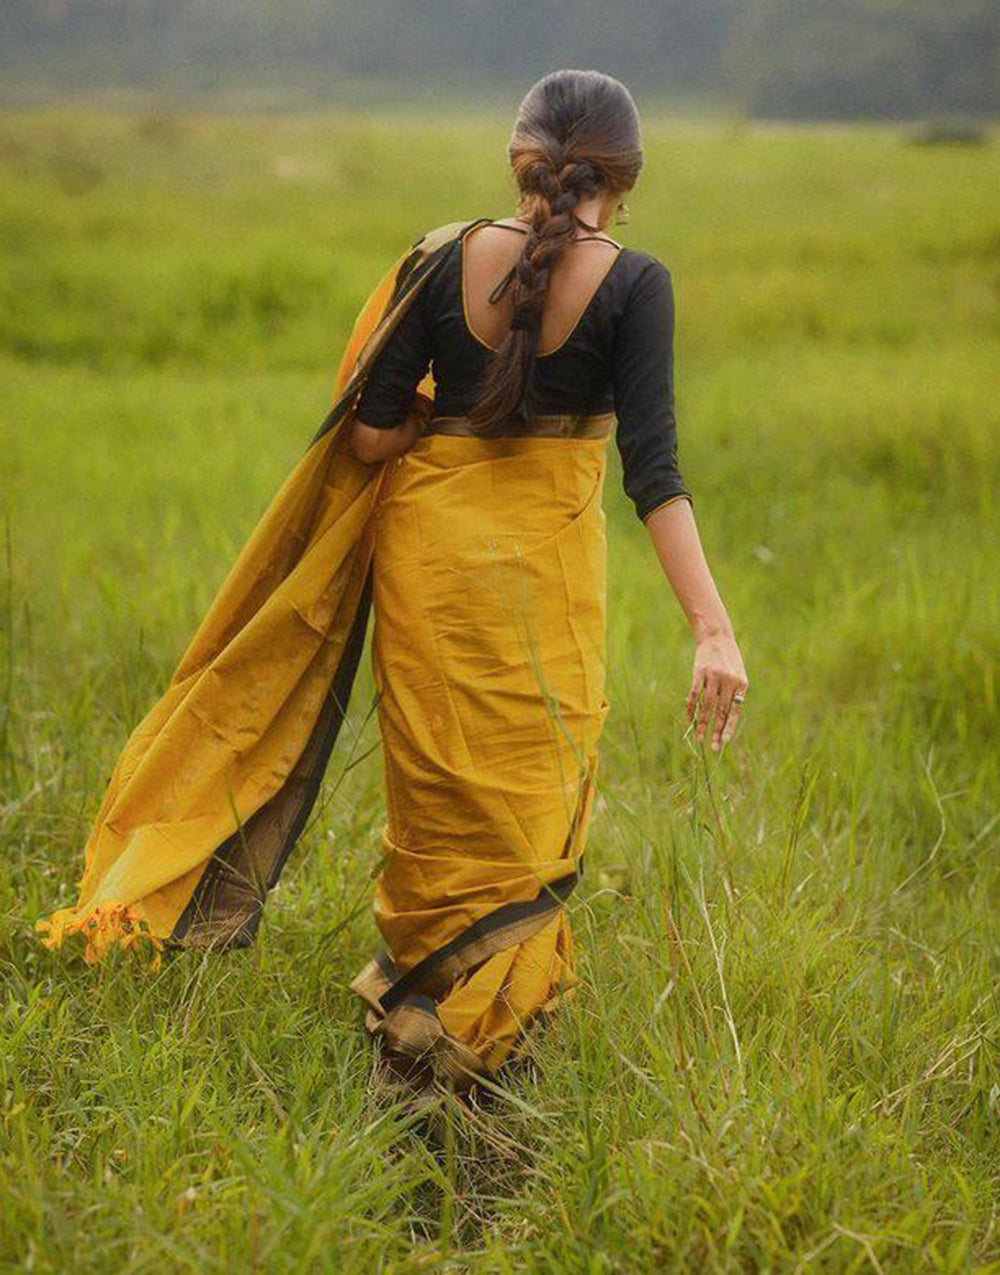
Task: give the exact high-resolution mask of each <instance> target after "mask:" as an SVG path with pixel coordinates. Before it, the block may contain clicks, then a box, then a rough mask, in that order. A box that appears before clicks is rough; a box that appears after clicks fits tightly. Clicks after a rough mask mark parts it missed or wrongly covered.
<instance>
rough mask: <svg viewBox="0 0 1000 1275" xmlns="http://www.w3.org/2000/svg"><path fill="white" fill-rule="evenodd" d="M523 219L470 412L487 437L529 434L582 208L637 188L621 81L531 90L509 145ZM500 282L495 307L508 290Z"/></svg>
mask: <svg viewBox="0 0 1000 1275" xmlns="http://www.w3.org/2000/svg"><path fill="white" fill-rule="evenodd" d="M507 154H508V155H509V157H510V163H511V168H512V169H513V172H514V179H515V181H516V183H517V189H518V195H519V198H518V205H517V213H518V215H519V216H521V217H523V218H525V220H527V221H529V222H530V228H529V230H528V233H527V234H526V235H525V237H524V248H523V250H522V252H521V256H520V258H519V259H518V261H517V262H516V263H515V265H514V267H513V269H512V271H511V272H510V276H509V283H510V286H511V287H512V294H513V299H514V314H513V318H512V320H511V328H510V331H509V332H508V333H507V335H506V336H505V337H504V340H503V342H502V343H501V345H500V346H499V348H498V349H497V351H496V353H495V354H494V355H493V357H492V358H491V360H490V362H489V364H488V365H487V367H486V371H485V372H484V375H483V379H482V383H481V385H480V387H479V395H478V398H477V401H476V404H475V406H474V407H473V408H472V410H471V411H470V413H469V418H470V422H471V424H472V427H473V430H474V432H475V433H476V434H478V435H479V436H480V437H484V438H492V437H497V436H499V435H502V434H530V433H531V432H532V421H533V418H534V416H535V414H536V404H535V396H534V388H533V385H532V372H533V370H534V366H535V356H536V352H537V348H538V330H539V326H540V324H541V316H542V309H543V307H544V305H545V298H546V296H547V295H548V289H549V276H550V272H551V270H552V267H553V266H554V265H555V263H556V262H557V261H558V260H559V258H560V257H561V256H562V254H563V253H564V252H565V251H566V249H567V248H568V247H569V245H570V242H571V241H572V239H573V238H574V234H575V225H574V218H573V216H572V215H571V214H572V210H573V209H574V208H575V207H576V206H577V204H578V203H579V202H580V201H581V200H583V199H587V198H589V197H590V196H592V195H595V194H599V193H600V192H601V191H602V190H604V191H611V192H614V193H616V194H621V193H624V192H625V191H628V190H631V189H632V187H633V186H634V185H635V182H636V179H637V177H638V176H639V171H640V169H641V168H642V161H643V156H642V144H641V140H640V133H639V114H638V112H637V110H636V108H635V103H634V101H633V100H632V95H631V94H630V93H629V91H628V89H627V88H626V87H625V85H624V84H622V83H621V82H620V81H619V80H616V79H615V78H614V77H613V76H610V75H604V74H603V73H602V72H600V71H577V70H566V71H552V72H551V73H550V74H548V75H546V76H543V77H542V79H540V80H539V81H538V82H537V83H536V84H534V85H532V87H531V88H530V89H529V90H528V92H527V93H526V94H525V96H524V99H523V100H522V102H521V105H520V107H519V108H518V112H517V118H516V120H515V121H514V128H513V131H512V133H511V136H510V141H509V143H508V145H507ZM506 283H507V280H506V279H505V280H502V281H501V284H500V285H499V287H498V288H497V289H494V291H493V293H492V294H491V297H490V299H491V301H492V300H494V299H497V297H498V295H499V294H500V293H502V291H503V287H504V286H505V284H506Z"/></svg>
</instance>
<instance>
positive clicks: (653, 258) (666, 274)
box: [619, 248, 673, 312]
mask: <svg viewBox="0 0 1000 1275" xmlns="http://www.w3.org/2000/svg"><path fill="white" fill-rule="evenodd" d="M619 255H620V256H622V257H624V258H625V260H624V261H623V262H622V263H621V264H622V266H623V269H622V272H621V274H620V275H619V279H620V283H621V296H622V300H623V305H624V308H625V310H627V311H630V312H634V311H636V310H640V309H642V308H644V307H653V308H656V307H657V306H662V305H663V304H664V303H665V304H667V305H668V306H672V304H673V276H672V275H671V273H670V269H669V267H668V266H667V264H666V262H664V261H663V260H662V259H661V258H660V257H658V256H657V255H656V254H655V253H653V252H648V251H647V250H645V249H643V248H623V249H622V252H621V253H620V254H619Z"/></svg>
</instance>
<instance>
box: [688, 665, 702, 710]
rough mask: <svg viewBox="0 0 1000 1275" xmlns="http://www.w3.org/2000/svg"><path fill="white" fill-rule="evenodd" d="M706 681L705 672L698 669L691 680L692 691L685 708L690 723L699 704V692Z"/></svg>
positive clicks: (689, 693)
mask: <svg viewBox="0 0 1000 1275" xmlns="http://www.w3.org/2000/svg"><path fill="white" fill-rule="evenodd" d="M704 681H705V675H704V672H703V670H702V669H700V668H697V667H696V668H695V670H694V676H693V677H692V679H691V690H690V691H689V692H688V697H687V704H686V706H685V707H686V709H687V715H688V721H690V720H691V719H692V717H693V716H694V707H695V705H696V704H697V703H698V692H699V691H700V690H701V688H702V685H703V684H704Z"/></svg>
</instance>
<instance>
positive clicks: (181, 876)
mask: <svg viewBox="0 0 1000 1275" xmlns="http://www.w3.org/2000/svg"><path fill="white" fill-rule="evenodd" d="M483 220H486V219H476V220H474V221H468V222H456V223H451V224H449V225H447V226H442V227H438V228H436V229H435V230H432V231H429V232H428V233H427V234H426V235H424V236H422V238H421V239H419V240H417V241H416V242H415V243H414V244H413V245H412V246H411V247H410V249H408V250H407V252H405V253H403V254H402V255H401V256H400V257H399V258H397V260H396V261H395V262H394V263H393V265H392V267H391V268H390V270H388V271H387V272H386V274H385V275H384V276H383V277H382V279H381V280H380V281H379V283H378V285H377V286H376V288H375V289H374V290H373V291H372V293H371V294H370V296H369V297H368V299H367V301H366V302H365V304H364V306H363V307H362V309H361V311H360V313H359V315H358V317H357V320H356V322H355V324H354V328H353V331H352V334H351V337H350V340H349V341H348V344H347V347H346V349H345V351H344V354H343V357H342V359H341V363H340V367H339V369H338V374H337V386H336V399H335V402H334V404H333V407H332V408H331V411H330V412H329V414H328V416H327V418H326V420H325V421H324V422H323V425H322V426H321V428H320V430H319V431H318V433H317V434H316V435H315V437H314V438H313V440H312V442H311V444H310V446H309V448H308V449H307V451H306V453H305V454H304V455H303V457H302V458H301V459H300V461H299V462H298V464H297V465H296V466H295V467H294V469H293V470H292V472H291V474H290V475H289V476H288V478H287V479H286V481H285V483H284V484H283V485H282V487H281V488H280V490H279V491H278V492H277V494H276V495H275V497H274V499H273V500H272V502H271V504H270V506H269V507H268V509H267V510H266V511H265V513H264V515H263V517H262V518H261V519H260V521H259V523H258V524H257V526H256V527H255V529H254V531H253V532H252V534H251V536H250V537H249V539H248V541H247V543H246V545H245V546H244V548H243V550H242V551H241V553H240V554H239V556H238V558H237V561H236V562H235V564H234V565H233V567H232V569H231V571H230V573H229V575H228V576H227V578H226V579H225V581H224V582H223V584H222V586H221V588H220V590H219V592H218V594H217V596H216V598H215V600H214V601H213V603H212V605H211V607H210V608H209V610H208V613H207V614H206V616H205V617H204V619H203V621H202V623H201V625H200V626H199V628H198V630H197V631H196V633H195V634H194V637H193V638H192V640H191V642H190V644H189V646H188V649H187V650H186V651H185V653H184V655H183V657H182V658H181V661H180V663H179V665H178V667H177V669H176V671H175V673H174V675H173V677H172V678H171V681H170V683H169V685H168V687H167V689H166V691H165V692H164V694H163V696H162V697H161V699H160V700H159V701H158V702H157V703H156V704H155V705H154V706H153V707H152V708H151V709H150V711H149V712H148V713H147V715H146V716H145V717H144V718H143V719H142V721H140V723H139V724H138V725H137V726H136V727H135V729H134V731H133V732H132V734H131V736H130V738H129V740H128V742H127V743H126V745H125V748H124V749H123V751H122V753H121V755H120V757H119V759H118V762H117V764H116V766H115V768H114V771H113V773H112V776H111V779H110V782H109V784H108V788H107V791H106V793H105V796H104V799H103V802H102V804H101V806H100V809H99V811H98V813H97V817H96V819H95V822H94V825H93V827H92V830H91V833H90V836H89V838H88V841H87V844H86V848H85V870H84V875H83V879H82V881H81V882H80V893H79V897H78V899H77V902H76V904H75V905H74V906H73V907H70V908H65V909H62V910H60V911H58V912H56V913H54V914H53V915H52V916H51V917H49V918H48V919H47V920H41V921H39V922H38V923H37V925H38V929H39V930H40V931H42V932H43V933H44V934H45V936H46V937H45V939H44V941H45V942H46V944H47V945H48V946H50V947H57V946H59V945H60V944H61V943H62V942H63V941H64V940H65V939H66V938H67V937H68V936H70V935H74V934H80V935H82V936H83V938H84V955H85V957H86V959H88V960H89V961H96V960H99V959H100V958H101V957H102V956H103V955H104V954H105V952H106V951H108V949H109V948H110V947H112V946H114V945H122V946H133V945H135V944H139V943H149V944H151V945H152V947H153V948H154V949H155V950H156V958H155V959H156V960H158V959H159V951H160V950H161V949H163V948H164V947H229V946H243V945H246V944H248V943H250V942H252V941H253V937H254V934H255V933H256V929H257V926H258V924H259V921H260V916H261V911H262V908H263V904H264V901H265V899H266V896H267V892H268V890H269V889H271V888H273V886H274V885H275V884H276V883H277V880H278V878H279V876H280V873H281V871H282V868H283V866H284V863H285V861H286V859H287V856H288V854H289V852H290V851H291V849H292V847H293V845H294V843H295V841H296V839H297V838H298V836H299V835H300V833H301V831H302V829H303V827H304V825H305V822H306V819H307V818H308V816H309V813H310V810H311V809H312V806H313V804H314V803H315V799H316V796H317V792H318V789H319V785H320V782H321V780H322V776H323V773H324V770H325V768H326V765H327V762H328V759H329V756H330V752H331V749H332V748H333V745H334V742H335V740H336V737H337V732H338V730H339V727H340V725H341V723H342V721H343V717H344V713H345V710H346V705H347V701H348V698H349V695H350V691H351V686H352V683H353V679H354V675H355V671H356V669H357V665H358V661H359V658H360V655H361V651H362V648H363V645H364V640H365V633H366V629H367V623H368V618H369V612H370V610H374V621H375V622H374V632H373V641H372V654H373V660H374V671H375V679H376V686H377V689H378V696H379V698H378V714H379V723H380V728H381V733H382V740H383V756H384V764H385V777H386V792H387V804H388V818H387V821H386V825H385V830H384V835H383V841H384V850H385V854H386V858H385V862H384V865H383V868H382V872H381V875H380V877H379V881H378V884H377V887H376V897H375V918H376V922H377V925H378V927H379V929H380V931H381V934H382V937H383V939H384V941H385V945H386V950H385V951H384V952H383V953H382V954H381V955H380V956H379V957H377V958H376V959H375V960H374V961H372V962H371V963H370V964H369V965H368V966H367V967H366V968H365V969H364V970H362V971H361V973H360V974H359V975H358V976H357V978H356V979H355V980H354V982H353V983H352V988H353V989H354V990H355V992H357V993H358V995H359V996H361V997H362V998H363V999H364V1001H365V1002H366V1003H367V1005H368V1016H367V1020H366V1021H367V1025H368V1027H369V1029H370V1030H371V1031H373V1032H374V1033H376V1034H377V1035H378V1036H379V1037H380V1038H381V1039H382V1041H383V1043H384V1045H385V1046H386V1047H387V1048H388V1050H389V1052H390V1053H391V1054H394V1055H396V1056H397V1057H398V1058H400V1059H403V1060H414V1059H420V1060H421V1063H422V1064H427V1065H428V1066H430V1067H431V1069H432V1071H433V1072H435V1073H437V1074H444V1075H446V1076H447V1077H448V1078H449V1079H450V1080H451V1081H452V1082H453V1083H455V1084H456V1085H458V1086H459V1087H461V1086H464V1085H466V1084H469V1083H472V1081H473V1080H474V1079H475V1077H476V1076H477V1075H490V1074H492V1073H493V1072H494V1071H495V1069H496V1067H497V1066H498V1065H499V1064H500V1063H501V1062H502V1061H503V1060H504V1059H505V1058H506V1057H508V1055H509V1054H510V1052H511V1050H512V1049H513V1048H514V1046H515V1045H516V1043H517V1041H518V1038H519V1036H520V1034H521V1032H522V1030H523V1028H524V1027H525V1026H526V1024H527V1023H528V1022H529V1021H530V1020H531V1019H532V1018H533V1017H534V1016H535V1015H536V1014H537V1013H539V1012H541V1011H544V1010H545V1009H546V1008H548V1007H550V1006H551V1005H553V1004H554V1003H555V1002H556V1000H557V999H558V997H559V995H560V993H561V992H562V991H563V990H565V989H567V988H568V987H571V986H572V984H573V982H574V981H575V974H574V962H573V950H572V939H571V935H570V930H569V925H568V922H567V920H566V916H565V912H564V909H563V907H562V904H563V903H564V901H565V899H566V897H567V895H568V894H569V892H570V891H571V890H572V888H573V886H574V884H575V883H576V880H577V875H578V872H579V868H580V859H581V855H582V852H583V845H584V842H585V839H586V831H587V824H588V820H589V817H590V811H591V807H592V802H593V793H594V787H593V784H594V773H595V767H596V757H597V751H596V750H597V741H598V738H599V736H600V732H601V728H602V726H603V722H604V717H605V714H606V712H607V703H606V701H605V699H604V598H605V579H604V552H605V547H604V515H603V511H602V508H601V492H602V488H603V480H604V460H605V443H606V438H607V435H608V433H609V432H610V428H611V423H612V420H613V418H612V417H611V416H610V414H609V415H608V416H605V417H589V418H568V417H553V418H550V420H548V421H547V422H546V424H545V430H544V432H543V435H542V436H537V437H531V438H522V439H514V438H508V439H497V440H492V441H487V440H480V439H477V438H473V437H470V436H468V434H467V432H466V431H465V423H464V422H463V420H462V419H461V418H434V415H433V405H434V383H433V378H432V376H431V375H430V374H428V376H427V377H426V378H425V379H424V381H422V382H421V384H420V386H419V387H418V390H417V394H416V397H415V399H414V403H413V407H412V411H413V412H414V413H417V414H418V415H419V417H420V419H421V422H422V424H423V425H424V427H425V429H424V433H423V434H422V436H421V437H420V438H419V439H418V441H417V442H416V444H415V445H414V447H413V448H412V449H411V450H410V451H409V452H408V453H407V454H406V455H405V456H404V457H402V458H400V460H399V461H390V462H386V463H385V464H381V465H377V466H368V465H364V464H362V463H361V462H359V461H357V460H356V459H355V458H354V457H353V456H352V455H351V454H350V453H349V452H348V451H347V450H346V447H345V442H346V437H347V427H348V424H349V422H351V420H352V419H353V407H354V404H355V402H356V400H357V397H358V394H359V393H360V390H361V387H362V386H363V384H364V381H365V378H366V376H367V373H368V371H369V369H370V366H371V363H372V360H373V358H374V356H375V355H376V354H377V353H378V351H379V350H380V349H381V348H382V345H383V344H384V342H385V341H386V340H387V339H388V337H389V335H390V334H391V332H392V330H393V329H394V327H395V325H396V324H397V323H398V321H399V319H400V318H401V317H402V315H403V313H405V310H406V308H407V307H408V305H409V304H410V303H411V302H412V299H413V297H414V296H415V294H416V293H417V291H418V289H419V288H420V287H421V286H422V285H423V283H424V282H425V281H426V280H427V279H428V278H429V277H430V276H431V274H432V273H433V271H434V270H435V268H436V266H437V265H438V263H439V262H440V261H441V260H442V259H443V256H444V253H445V251H446V249H447V247H448V245H449V244H450V243H451V242H452V241H453V240H454V238H456V237H458V236H461V235H463V234H464V233H466V232H467V231H468V230H470V229H472V228H473V227H475V226H477V225H479V224H481V222H482V221H483Z"/></svg>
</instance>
